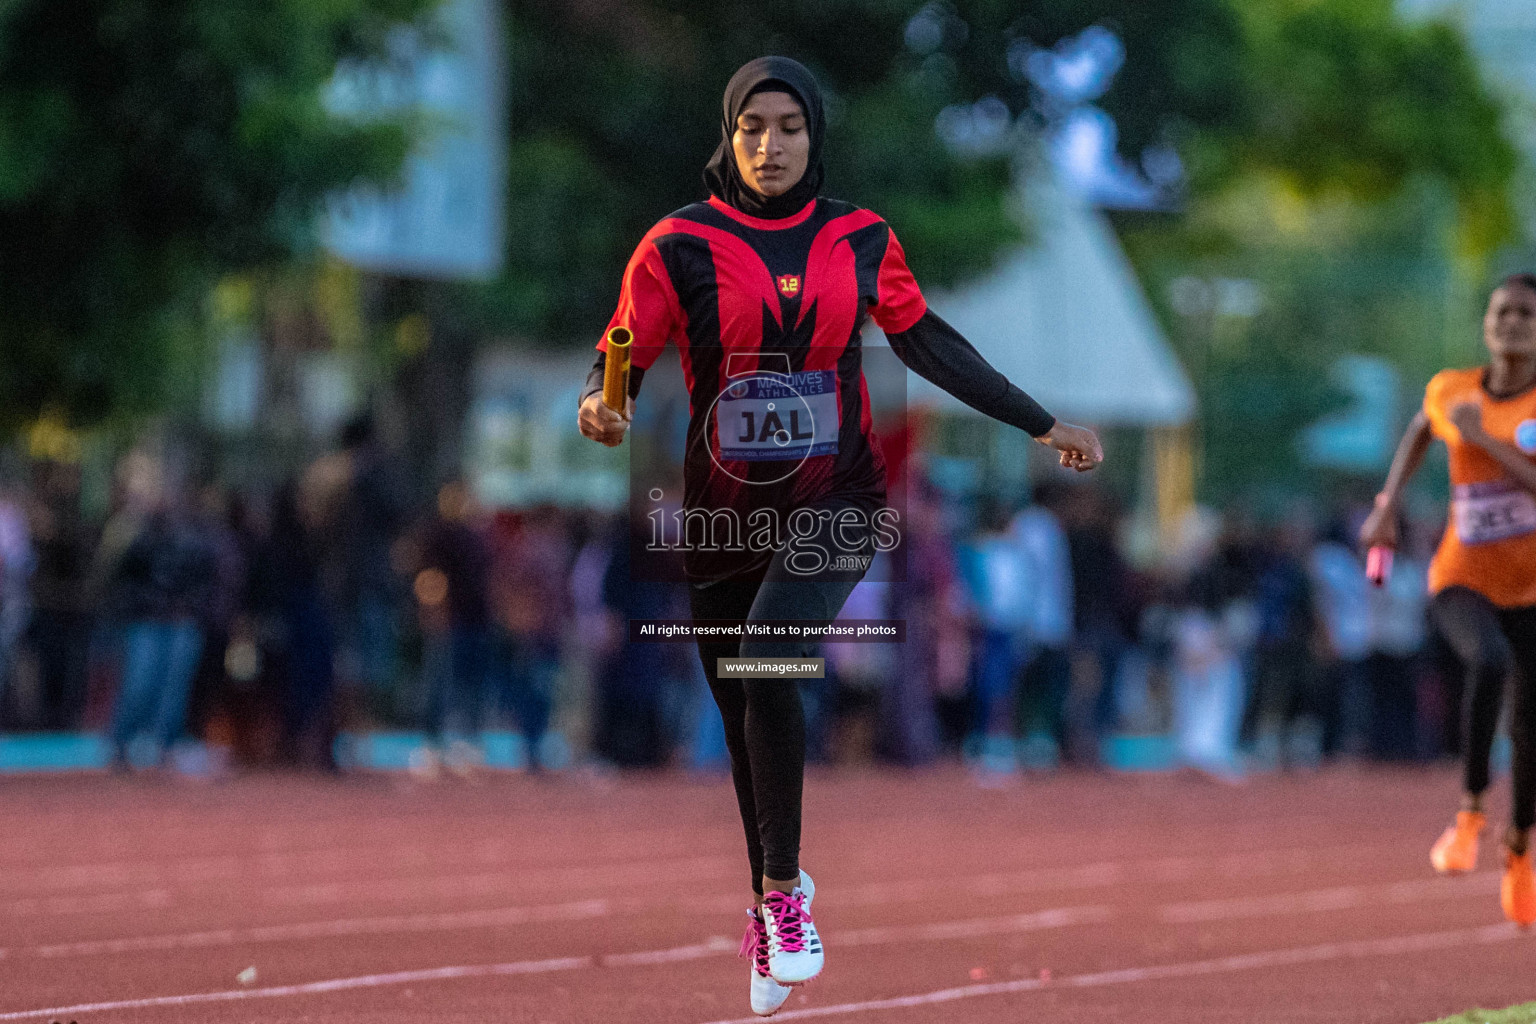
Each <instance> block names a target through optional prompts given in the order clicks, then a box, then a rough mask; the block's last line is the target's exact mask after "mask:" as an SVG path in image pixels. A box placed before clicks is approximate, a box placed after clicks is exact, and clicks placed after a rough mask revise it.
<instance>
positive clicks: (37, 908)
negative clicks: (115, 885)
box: [0, 889, 174, 917]
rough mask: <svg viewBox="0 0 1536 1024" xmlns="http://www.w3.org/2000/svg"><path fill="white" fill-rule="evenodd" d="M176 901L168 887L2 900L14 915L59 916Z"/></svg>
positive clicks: (157, 907) (145, 907) (5, 909)
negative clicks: (87, 894)
mask: <svg viewBox="0 0 1536 1024" xmlns="http://www.w3.org/2000/svg"><path fill="white" fill-rule="evenodd" d="M172 902H174V901H173V900H172V897H171V894H170V892H168V891H167V890H165V889H148V890H145V891H143V892H111V893H102V894H100V895H97V896H40V897H33V898H32V899H25V900H12V901H10V902H9V903H0V913H4V914H7V915H10V916H12V917H59V916H65V915H69V914H110V913H114V912H116V911H122V910H136V911H142V910H161V909H163V908H165V907H168V906H170V905H171V904H172Z"/></svg>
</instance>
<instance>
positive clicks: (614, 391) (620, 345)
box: [603, 327, 635, 416]
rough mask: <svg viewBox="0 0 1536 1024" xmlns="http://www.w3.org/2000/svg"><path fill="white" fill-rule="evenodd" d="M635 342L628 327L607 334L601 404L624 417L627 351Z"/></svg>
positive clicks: (617, 328)
mask: <svg viewBox="0 0 1536 1024" xmlns="http://www.w3.org/2000/svg"><path fill="white" fill-rule="evenodd" d="M634 340H635V335H634V333H633V332H632V331H631V330H630V329H629V328H628V327H615V328H614V329H613V330H611V331H609V332H608V362H607V363H606V364H605V365H604V366H603V404H604V405H606V406H607V407H608V408H610V409H612V410H613V411H614V412H616V413H618V414H619V415H620V416H622V415H624V406H625V404H626V403H625V401H624V400H625V399H626V398H628V397H629V349H630V345H631V343H632V342H633V341H634Z"/></svg>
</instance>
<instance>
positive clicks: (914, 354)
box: [886, 309, 1056, 437]
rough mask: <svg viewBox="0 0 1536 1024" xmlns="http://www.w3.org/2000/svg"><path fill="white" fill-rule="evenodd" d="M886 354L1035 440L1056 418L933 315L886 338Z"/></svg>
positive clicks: (927, 315) (931, 311)
mask: <svg viewBox="0 0 1536 1024" xmlns="http://www.w3.org/2000/svg"><path fill="white" fill-rule="evenodd" d="M886 337H887V338H888V339H890V342H891V351H892V352H894V353H896V357H897V358H898V359H900V360H901V361H902V362H903V363H906V364H907V366H908V367H909V368H910V369H911V370H912V371H913V372H914V373H916V374H917V375H918V376H919V377H922V378H924V379H926V380H929V381H931V382H933V383H934V384H937V385H938V386H939V387H941V388H943V389H944V390H945V391H947V392H949V393H950V394H951V395H954V396H955V397H956V398H958V399H960V401H962V402H964V403H965V404H966V405H968V406H970V407H971V408H972V409H975V410H976V411H977V412H979V413H984V414H986V415H988V416H991V417H992V418H993V419H995V420H1001V421H1002V422H1004V423H1007V424H1008V425H1009V426H1013V427H1018V428H1019V429H1020V430H1022V431H1024V433H1026V434H1028V435H1029V436H1030V437H1040V436H1041V435H1043V434H1045V433H1047V432H1049V431H1050V429H1051V428H1052V427H1054V426H1055V425H1056V417H1054V416H1052V415H1051V414H1050V413H1048V412H1046V411H1045V409H1044V408H1043V407H1041V405H1040V403H1039V402H1037V401H1035V400H1034V399H1033V398H1030V397H1029V395H1027V394H1025V393H1024V392H1023V391H1021V390H1020V389H1019V388H1018V386H1017V385H1015V384H1014V383H1013V382H1012V381H1010V380H1009V379H1008V378H1007V377H1004V376H1003V375H1002V374H1001V373H999V372H998V371H997V370H996V369H995V368H994V367H993V366H992V364H991V363H989V362H987V361H986V359H984V358H983V357H982V355H981V353H980V352H977V351H976V349H975V348H974V347H972V345H971V343H970V342H968V341H966V340H965V338H964V336H962V335H961V334H960V332H959V331H957V330H955V329H954V328H953V327H951V326H949V324H947V323H945V322H944V321H943V320H942V319H941V318H940V317H939V315H938V314H937V313H935V312H934V311H933V310H931V309H930V310H928V311H927V312H925V313H924V314H923V315H922V316H921V317H920V318H919V319H918V321H917V323H915V324H913V325H912V326H911V327H909V328H907V329H906V330H905V331H901V332H900V333H897V334H887V335H886Z"/></svg>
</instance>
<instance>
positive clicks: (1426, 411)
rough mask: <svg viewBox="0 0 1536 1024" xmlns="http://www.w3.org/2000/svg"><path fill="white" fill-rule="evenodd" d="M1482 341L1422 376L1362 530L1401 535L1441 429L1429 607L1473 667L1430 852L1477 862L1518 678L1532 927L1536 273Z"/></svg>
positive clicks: (1535, 881)
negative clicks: (1440, 828)
mask: <svg viewBox="0 0 1536 1024" xmlns="http://www.w3.org/2000/svg"><path fill="white" fill-rule="evenodd" d="M1483 341H1484V343H1485V344H1486V345H1487V346H1488V354H1489V362H1488V364H1487V365H1485V366H1478V367H1472V368H1470V369H1464V370H1444V371H1442V372H1440V373H1438V374H1436V375H1435V377H1434V378H1433V379H1432V380H1430V382H1429V386H1428V387H1426V388H1425V390H1424V406H1423V408H1422V409H1421V410H1420V411H1419V412H1418V414H1417V415H1415V416H1414V418H1413V422H1412V423H1410V424H1409V425H1408V430H1407V433H1405V434H1404V435H1403V440H1402V443H1401V444H1399V445H1398V449H1397V455H1396V457H1395V458H1394V459H1393V460H1392V468H1391V470H1390V471H1389V472H1388V474H1387V482H1386V486H1385V487H1383V488H1382V491H1381V493H1380V494H1378V495H1377V496H1376V508H1375V509H1374V511H1372V513H1371V515H1370V517H1369V518H1368V519H1367V520H1366V521H1365V524H1364V526H1363V527H1362V528H1361V531H1360V541H1361V543H1362V544H1365V545H1368V546H1373V547H1374V546H1376V545H1384V546H1387V547H1396V545H1397V520H1398V512H1399V507H1400V501H1401V497H1402V491H1403V485H1404V484H1405V483H1407V481H1408V478H1409V477H1411V476H1412V475H1413V473H1414V471H1415V470H1417V469H1418V468H1419V464H1420V463H1421V462H1422V461H1423V458H1424V453H1425V452H1426V451H1427V450H1428V448H1429V444H1430V441H1431V440H1433V439H1435V438H1439V439H1440V440H1442V441H1444V442H1445V444H1446V448H1447V449H1448V451H1449V454H1450V473H1451V492H1452V497H1451V509H1450V512H1451V514H1450V521H1449V523H1448V524H1447V525H1446V529H1445V535H1444V537H1443V538H1442V539H1441V541H1440V548H1439V550H1438V551H1437V552H1436V553H1435V557H1434V561H1433V562H1431V564H1430V569H1429V590H1430V593H1431V594H1432V595H1433V597H1432V599H1431V602H1430V611H1431V614H1432V615H1433V616H1434V619H1435V622H1436V625H1438V626H1439V628H1440V631H1441V633H1443V634H1444V636H1445V638H1446V640H1447V641H1448V642H1449V643H1450V645H1451V647H1452V648H1454V649H1455V651H1456V653H1457V655H1458V656H1459V657H1460V658H1461V660H1462V662H1463V663H1464V664H1465V666H1466V671H1467V703H1466V734H1465V735H1466V745H1465V753H1466V773H1465V793H1464V794H1463V796H1462V806H1461V810H1460V811H1459V812H1458V813H1457V815H1456V822H1455V824H1454V825H1452V826H1451V827H1450V828H1448V829H1446V831H1445V834H1444V835H1442V836H1441V837H1440V839H1439V841H1438V842H1436V843H1435V845H1434V848H1433V849H1432V850H1431V851H1430V861H1431V862H1432V863H1433V865H1434V867H1435V870H1437V871H1440V872H1442V873H1445V874H1459V873H1461V872H1466V871H1471V870H1472V869H1473V868H1474V867H1476V865H1477V846H1478V835H1479V833H1481V831H1482V829H1483V826H1484V824H1485V822H1486V818H1485V817H1484V814H1483V793H1484V791H1485V790H1486V789H1487V788H1488V753H1489V748H1490V747H1491V745H1492V743H1493V734H1494V729H1495V727H1496V726H1497V723H1498V717H1499V706H1500V704H1501V702H1502V701H1501V697H1502V694H1503V690H1504V686H1505V682H1506V680H1510V679H1513V688H1512V691H1511V692H1512V699H1511V701H1510V719H1509V721H1510V739H1511V740H1512V742H1513V747H1514V771H1513V776H1514V781H1513V789H1514V793H1513V809H1512V819H1513V820H1512V823H1511V824H1510V827H1509V831H1508V832H1506V833H1505V836H1504V883H1503V887H1502V892H1501V901H1502V903H1503V907H1504V913H1505V916H1507V917H1508V918H1509V919H1510V920H1512V921H1516V922H1518V923H1519V924H1520V925H1522V926H1524V927H1529V926H1530V925H1531V924H1532V923H1536V876H1533V875H1532V870H1531V850H1530V832H1531V826H1532V825H1533V824H1536V275H1533V274H1515V275H1512V276H1510V277H1508V278H1505V280H1504V281H1503V282H1502V283H1501V284H1500V285H1499V287H1497V288H1496V289H1494V291H1493V294H1492V295H1491V296H1490V297H1489V299H1488V311H1487V313H1486V314H1485V315H1484V316H1483Z"/></svg>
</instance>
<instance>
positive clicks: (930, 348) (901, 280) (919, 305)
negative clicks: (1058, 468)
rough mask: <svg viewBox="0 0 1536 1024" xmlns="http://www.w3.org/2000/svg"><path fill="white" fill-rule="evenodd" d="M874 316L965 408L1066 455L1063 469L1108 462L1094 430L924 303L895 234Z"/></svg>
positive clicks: (906, 357) (896, 347)
mask: <svg viewBox="0 0 1536 1024" xmlns="http://www.w3.org/2000/svg"><path fill="white" fill-rule="evenodd" d="M876 291H877V294H878V301H876V303H875V304H874V305H873V306H872V307H871V309H870V316H871V318H872V319H873V320H874V321H875V323H876V324H878V325H879V327H880V329H881V330H883V331H885V336H886V337H887V338H888V339H889V340H890V343H891V351H892V352H894V353H896V357H897V358H898V359H900V360H901V361H902V362H903V363H905V364H906V365H907V366H908V367H909V368H910V369H911V370H912V371H913V372H914V373H916V374H917V375H918V376H920V377H923V378H924V379H926V380H928V381H931V382H932V383H934V384H936V385H938V386H939V387H940V388H943V389H944V390H945V391H947V392H948V393H949V394H951V395H953V396H955V397H956V398H958V399H959V400H960V401H962V402H964V403H965V404H966V405H968V406H970V407H971V408H972V409H975V410H976V411H977V412H980V413H983V414H985V415H987V416H990V417H992V418H993V419H996V420H1001V421H1002V422H1003V423H1007V424H1009V425H1010V426H1015V427H1018V428H1019V429H1020V430H1022V431H1024V432H1025V433H1026V434H1028V435H1029V436H1030V437H1033V438H1034V439H1035V440H1037V441H1040V442H1041V443H1042V444H1048V445H1050V446H1051V447H1053V448H1056V449H1057V450H1058V451H1060V452H1061V453H1062V465H1064V466H1068V465H1069V466H1071V467H1072V468H1074V469H1079V470H1083V469H1091V468H1093V466H1094V465H1097V464H1098V463H1099V462H1101V461H1102V460H1103V458H1104V452H1103V449H1102V448H1101V447H1100V446H1099V441H1098V438H1097V437H1095V436H1094V435H1093V432H1092V431H1090V430H1087V429H1085V428H1083V427H1077V426H1073V425H1072V424H1070V423H1065V422H1063V421H1061V420H1058V419H1056V417H1054V416H1052V415H1051V414H1050V413H1049V412H1047V411H1046V410H1045V409H1044V407H1042V406H1041V405H1040V403H1039V402H1037V401H1035V400H1034V399H1033V398H1031V397H1030V396H1029V395H1028V394H1026V393H1025V392H1024V391H1023V390H1022V389H1021V388H1019V386H1018V385H1016V384H1014V383H1013V382H1012V381H1010V380H1009V379H1008V378H1007V377H1005V376H1003V374H1002V373H1000V372H998V370H997V369H996V368H995V367H993V366H992V364H990V363H988V362H987V361H986V359H985V358H984V357H983V356H982V354H981V353H980V352H977V351H976V348H975V346H973V345H972V344H971V343H970V342H969V341H967V340H966V339H965V337H964V336H963V335H961V334H960V332H959V331H957V330H955V329H954V328H953V327H951V326H950V325H949V324H947V323H945V322H944V320H943V319H942V318H941V317H940V316H939V315H938V314H937V313H935V312H933V310H931V309H929V308H928V304H927V302H926V301H925V300H924V299H923V296H922V292H921V291H920V290H919V289H918V287H917V282H916V281H915V280H914V279H913V277H912V271H911V270H909V269H908V268H907V261H906V254H905V253H904V252H903V251H902V248H901V243H900V242H898V241H897V240H896V234H895V232H891V234H890V238H889V241H888V242H887V245H886V251H885V256H884V258H883V259H882V260H881V262H880V270H879V276H878V280H877V282H876Z"/></svg>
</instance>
